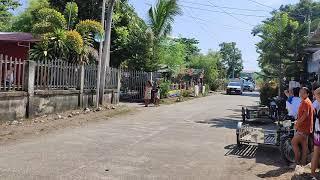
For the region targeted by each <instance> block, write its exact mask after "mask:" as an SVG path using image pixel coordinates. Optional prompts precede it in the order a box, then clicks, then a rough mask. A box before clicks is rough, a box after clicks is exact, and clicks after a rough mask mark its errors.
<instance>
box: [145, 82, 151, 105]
mask: <svg viewBox="0 0 320 180" xmlns="http://www.w3.org/2000/svg"><path fill="white" fill-rule="evenodd" d="M151 93H152V83H151V81H150V80H149V81H147V84H146V86H145V88H144V106H145V107H148V106H149V104H150V100H151Z"/></svg>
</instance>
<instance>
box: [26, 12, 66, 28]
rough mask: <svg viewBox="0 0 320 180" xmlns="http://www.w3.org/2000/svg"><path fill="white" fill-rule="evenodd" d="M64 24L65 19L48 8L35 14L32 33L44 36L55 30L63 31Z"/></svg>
mask: <svg viewBox="0 0 320 180" xmlns="http://www.w3.org/2000/svg"><path fill="white" fill-rule="evenodd" d="M66 24H67V22H66V19H65V18H64V16H63V15H62V14H61V13H60V12H58V11H56V10H54V9H50V8H42V9H40V10H39V11H38V12H37V13H36V19H35V24H34V25H33V28H32V32H33V33H35V34H45V33H49V32H53V31H55V30H57V29H65V28H66Z"/></svg>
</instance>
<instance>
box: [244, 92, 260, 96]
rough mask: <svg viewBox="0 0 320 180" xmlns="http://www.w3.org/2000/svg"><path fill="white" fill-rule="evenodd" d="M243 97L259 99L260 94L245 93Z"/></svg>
mask: <svg viewBox="0 0 320 180" xmlns="http://www.w3.org/2000/svg"><path fill="white" fill-rule="evenodd" d="M241 96H246V97H259V96H260V95H259V93H254V92H251V93H243V94H242V95H241Z"/></svg>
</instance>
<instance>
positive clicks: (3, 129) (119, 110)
mask: <svg viewBox="0 0 320 180" xmlns="http://www.w3.org/2000/svg"><path fill="white" fill-rule="evenodd" d="M133 109H134V108H133V107H127V106H107V107H103V108H99V109H98V110H93V109H89V108H86V109H84V110H83V109H78V110H72V111H66V112H63V113H59V114H52V115H44V116H41V117H37V118H33V119H21V120H19V121H10V122H6V123H2V124H0V144H5V143H10V142H13V141H15V140H19V139H23V138H26V137H32V136H39V135H41V134H47V133H49V132H52V131H54V130H58V129H63V128H70V127H71V128H72V127H79V126H83V125H85V124H87V123H93V122H98V121H105V120H108V119H109V118H111V117H113V116H116V115H122V114H126V113H129V112H131V111H132V110H133Z"/></svg>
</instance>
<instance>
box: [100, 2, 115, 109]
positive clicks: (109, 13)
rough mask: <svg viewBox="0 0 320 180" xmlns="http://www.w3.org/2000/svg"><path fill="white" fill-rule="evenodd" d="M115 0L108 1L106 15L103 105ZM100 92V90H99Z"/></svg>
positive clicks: (102, 60) (102, 74)
mask: <svg viewBox="0 0 320 180" xmlns="http://www.w3.org/2000/svg"><path fill="white" fill-rule="evenodd" d="M114 3H115V0H109V1H108V9H107V13H106V24H105V25H106V31H105V38H104V43H103V51H102V58H101V65H102V69H101V73H100V74H101V78H100V87H99V91H100V92H99V101H100V104H102V100H103V95H104V87H105V79H106V69H107V67H109V66H110V46H111V24H112V12H113V6H114ZM97 91H98V89H97Z"/></svg>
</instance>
